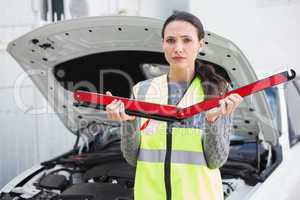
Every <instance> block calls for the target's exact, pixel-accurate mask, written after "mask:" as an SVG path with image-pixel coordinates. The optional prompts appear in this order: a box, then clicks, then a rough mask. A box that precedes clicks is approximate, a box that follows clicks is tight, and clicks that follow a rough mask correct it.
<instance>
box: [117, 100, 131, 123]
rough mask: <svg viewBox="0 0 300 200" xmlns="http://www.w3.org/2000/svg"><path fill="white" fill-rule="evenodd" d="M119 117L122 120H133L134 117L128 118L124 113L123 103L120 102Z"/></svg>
mask: <svg viewBox="0 0 300 200" xmlns="http://www.w3.org/2000/svg"><path fill="white" fill-rule="evenodd" d="M120 117H121V118H122V120H126V121H127V120H134V119H135V117H134V116H130V115H127V114H126V113H125V106H124V103H123V102H122V104H121V106H120Z"/></svg>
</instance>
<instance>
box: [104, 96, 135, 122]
mask: <svg viewBox="0 0 300 200" xmlns="http://www.w3.org/2000/svg"><path fill="white" fill-rule="evenodd" d="M106 95H109V96H112V94H111V92H109V91H107V92H106ZM106 114H107V117H108V119H109V120H113V121H131V120H134V119H135V116H130V115H127V114H126V113H125V106H124V103H123V102H122V101H121V100H113V101H112V102H111V103H110V104H108V105H107V106H106Z"/></svg>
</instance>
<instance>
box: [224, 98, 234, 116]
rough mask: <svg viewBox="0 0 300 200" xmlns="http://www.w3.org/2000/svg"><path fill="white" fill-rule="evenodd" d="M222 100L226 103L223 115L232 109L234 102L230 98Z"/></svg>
mask: <svg viewBox="0 0 300 200" xmlns="http://www.w3.org/2000/svg"><path fill="white" fill-rule="evenodd" d="M224 101H225V103H226V108H225V110H226V111H225V115H229V114H230V113H231V112H232V111H233V108H234V102H233V101H232V100H231V99H230V98H225V99H224Z"/></svg>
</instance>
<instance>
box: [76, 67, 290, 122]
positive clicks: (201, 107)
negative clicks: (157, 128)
mask: <svg viewBox="0 0 300 200" xmlns="http://www.w3.org/2000/svg"><path fill="white" fill-rule="evenodd" d="M295 77H296V72H295V71H294V70H291V75H289V73H288V71H284V72H281V73H278V74H275V75H272V76H270V77H267V78H264V79H261V80H258V81H256V82H253V83H250V84H248V85H245V86H243V87H241V88H238V89H235V90H232V91H230V92H228V93H226V94H224V95H223V96H219V97H215V98H212V99H208V100H205V101H202V102H200V103H197V104H194V105H192V106H189V107H186V108H177V107H176V106H172V105H161V104H155V103H149V102H145V101H137V100H133V99H128V98H124V97H117V96H108V95H104V94H98V93H92V92H86V91H79V90H78V91H75V92H74V99H75V100H76V101H77V103H76V105H77V106H85V107H94V108H97V109H105V106H106V105H108V104H110V103H111V102H112V101H113V100H114V99H117V100H121V101H122V102H123V103H124V105H125V113H127V114H129V115H135V116H139V117H144V118H149V119H156V120H161V121H168V122H174V121H180V120H182V119H185V118H189V117H192V116H193V115H195V114H198V113H200V112H203V111H207V110H209V109H212V108H214V107H217V106H219V100H220V99H223V98H225V97H226V96H228V95H230V94H233V93H237V94H239V95H240V96H242V97H245V96H248V95H250V94H253V93H256V92H259V91H261V90H264V89H267V88H269V87H272V86H275V85H278V84H281V83H284V82H287V81H289V80H292V79H294V78H295Z"/></svg>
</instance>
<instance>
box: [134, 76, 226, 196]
mask: <svg viewBox="0 0 300 200" xmlns="http://www.w3.org/2000/svg"><path fill="white" fill-rule="evenodd" d="M141 91H142V92H141ZM133 93H134V96H135V97H136V98H137V99H143V100H144V101H147V102H152V103H159V104H167V103H168V83H167V75H163V76H160V77H156V78H154V79H151V80H147V81H144V82H140V83H138V84H137V85H136V86H134V87H133ZM141 93H142V94H141ZM203 99H204V93H203V89H202V87H201V80H200V78H199V77H195V78H194V79H193V81H192V83H191V85H190V86H189V88H188V89H187V91H186V93H185V94H184V96H183V97H182V99H181V100H180V102H179V104H178V105H177V106H178V107H187V106H190V105H192V104H195V103H197V102H200V101H203ZM145 120H146V119H144V118H142V119H141V120H140V125H142V124H143V123H144V122H145ZM140 134H141V143H140V149H139V154H138V159H137V167H136V175H135V184H134V199H135V200H148V199H149V200H165V199H166V200H171V199H172V200H223V189H222V180H221V176H220V171H219V169H209V168H208V167H207V164H206V160H205V157H204V153H203V147H202V142H201V141H202V138H201V135H202V130H201V129H198V128H177V127H173V128H171V127H170V126H169V125H168V124H167V122H161V121H157V120H151V121H150V123H149V124H148V126H147V128H146V129H144V130H143V131H141V132H140Z"/></svg>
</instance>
